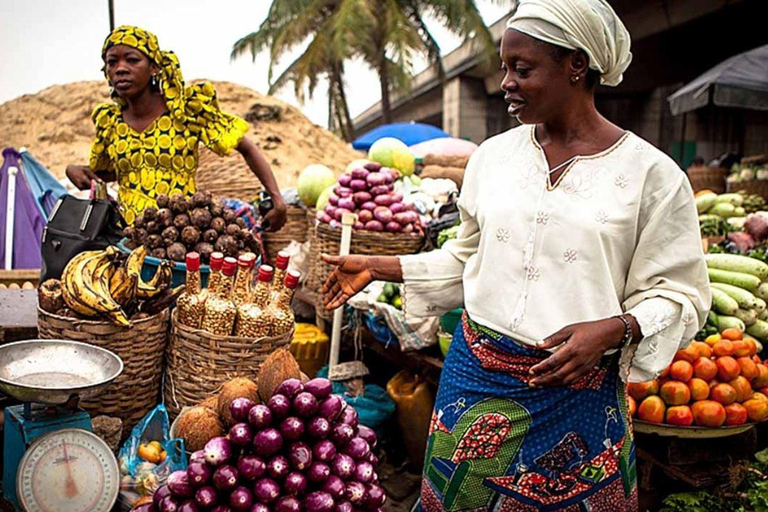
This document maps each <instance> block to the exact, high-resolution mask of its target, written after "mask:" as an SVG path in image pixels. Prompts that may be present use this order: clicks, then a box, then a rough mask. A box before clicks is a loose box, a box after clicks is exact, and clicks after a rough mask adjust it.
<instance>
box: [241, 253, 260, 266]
mask: <svg viewBox="0 0 768 512" xmlns="http://www.w3.org/2000/svg"><path fill="white" fill-rule="evenodd" d="M255 263H256V255H255V254H253V253H252V252H246V253H244V254H241V255H240V257H239V258H237V264H238V265H239V266H241V267H243V268H249V269H251V268H253V265H254V264H255Z"/></svg>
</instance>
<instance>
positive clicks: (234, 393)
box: [216, 377, 259, 427]
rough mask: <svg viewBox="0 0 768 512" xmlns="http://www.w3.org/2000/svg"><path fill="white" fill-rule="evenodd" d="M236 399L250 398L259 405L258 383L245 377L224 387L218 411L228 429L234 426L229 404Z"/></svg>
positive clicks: (231, 381)
mask: <svg viewBox="0 0 768 512" xmlns="http://www.w3.org/2000/svg"><path fill="white" fill-rule="evenodd" d="M235 398H250V399H251V400H253V401H254V402H256V403H258V402H259V391H258V388H257V387H256V383H254V382H253V381H252V380H251V379H246V378H245V377H235V378H234V379H232V380H230V381H229V382H227V383H225V384H224V385H223V386H222V388H221V391H220V392H219V400H218V404H217V406H216V410H217V411H218V412H219V417H220V418H221V421H222V423H224V426H226V427H231V426H232V425H233V424H234V422H233V420H232V415H231V414H230V413H229V404H230V403H232V400H234V399H235Z"/></svg>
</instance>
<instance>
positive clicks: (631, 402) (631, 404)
mask: <svg viewBox="0 0 768 512" xmlns="http://www.w3.org/2000/svg"><path fill="white" fill-rule="evenodd" d="M627 409H629V415H630V416H631V417H632V418H634V417H635V413H636V412H637V402H635V399H634V398H632V397H631V396H629V395H627Z"/></svg>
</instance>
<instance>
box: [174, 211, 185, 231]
mask: <svg viewBox="0 0 768 512" xmlns="http://www.w3.org/2000/svg"><path fill="white" fill-rule="evenodd" d="M173 225H174V226H175V227H176V229H178V230H179V231H181V230H182V229H184V228H185V227H187V226H189V215H187V214H186V213H181V214H178V215H176V216H175V217H174V218H173Z"/></svg>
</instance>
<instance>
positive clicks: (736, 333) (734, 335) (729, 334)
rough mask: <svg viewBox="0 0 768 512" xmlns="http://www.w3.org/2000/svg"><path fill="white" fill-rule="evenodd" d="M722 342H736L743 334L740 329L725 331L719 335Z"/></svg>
mask: <svg viewBox="0 0 768 512" xmlns="http://www.w3.org/2000/svg"><path fill="white" fill-rule="evenodd" d="M720 335H721V336H722V337H723V339H724V340H731V341H736V340H740V339H742V337H743V336H744V333H743V332H742V330H741V329H726V330H724V331H723V332H721V333H720Z"/></svg>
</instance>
